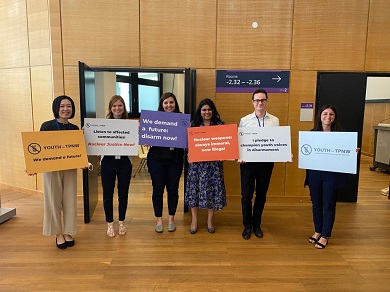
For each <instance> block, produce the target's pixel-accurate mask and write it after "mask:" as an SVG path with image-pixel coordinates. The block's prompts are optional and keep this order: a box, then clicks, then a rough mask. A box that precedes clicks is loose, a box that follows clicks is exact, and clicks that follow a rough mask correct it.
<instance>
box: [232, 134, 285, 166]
mask: <svg viewBox="0 0 390 292" xmlns="http://www.w3.org/2000/svg"><path fill="white" fill-rule="evenodd" d="M238 143H239V151H240V159H241V160H243V161H245V162H287V161H291V137H290V127H289V126H281V127H261V128H260V127H259V128H257V127H256V128H255V127H240V128H238Z"/></svg>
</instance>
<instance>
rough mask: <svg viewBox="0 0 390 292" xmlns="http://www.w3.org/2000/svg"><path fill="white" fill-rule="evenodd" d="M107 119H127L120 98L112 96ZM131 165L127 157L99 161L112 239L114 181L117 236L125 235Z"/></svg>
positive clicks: (109, 235) (123, 103)
mask: <svg viewBox="0 0 390 292" xmlns="http://www.w3.org/2000/svg"><path fill="white" fill-rule="evenodd" d="M106 118H107V119H128V118H129V116H128V113H127V111H126V106H125V101H124V100H123V98H122V96H120V95H114V96H112V97H111V99H110V102H109V104H108V114H107V116H106ZM132 168H133V167H132V164H131V160H130V157H129V156H124V155H122V156H120V155H117V156H107V155H105V156H104V157H103V158H102V161H101V171H100V174H101V177H102V187H103V207H104V213H105V215H106V222H107V236H108V237H114V236H115V231H114V215H113V196H114V188H115V180H116V178H118V213H119V214H118V217H119V229H118V234H119V235H125V234H126V227H125V223H124V221H125V217H126V211H127V202H128V197H129V186H130V179H131V171H132Z"/></svg>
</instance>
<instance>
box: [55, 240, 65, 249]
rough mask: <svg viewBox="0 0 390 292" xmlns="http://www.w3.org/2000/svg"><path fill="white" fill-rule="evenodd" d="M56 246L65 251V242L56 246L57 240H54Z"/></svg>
mask: <svg viewBox="0 0 390 292" xmlns="http://www.w3.org/2000/svg"><path fill="white" fill-rule="evenodd" d="M56 246H57V247H58V248H59V249H65V248H66V246H67V245H66V241H64V242H63V243H60V244H58V243H57V238H56Z"/></svg>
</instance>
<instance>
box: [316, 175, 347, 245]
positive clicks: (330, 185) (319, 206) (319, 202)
mask: <svg viewBox="0 0 390 292" xmlns="http://www.w3.org/2000/svg"><path fill="white" fill-rule="evenodd" d="M338 176H339V173H337V172H330V171H318V170H309V181H308V182H309V188H310V197H311V202H312V209H313V221H314V229H315V232H317V233H321V235H322V236H323V237H330V236H331V235H332V229H333V224H334V221H335V217H336V191H337V185H338V179H339V178H338Z"/></svg>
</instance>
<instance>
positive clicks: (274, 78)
mask: <svg viewBox="0 0 390 292" xmlns="http://www.w3.org/2000/svg"><path fill="white" fill-rule="evenodd" d="M272 80H278V81H276V82H279V81H280V80H282V78H280V76H279V75H278V77H272Z"/></svg>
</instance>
